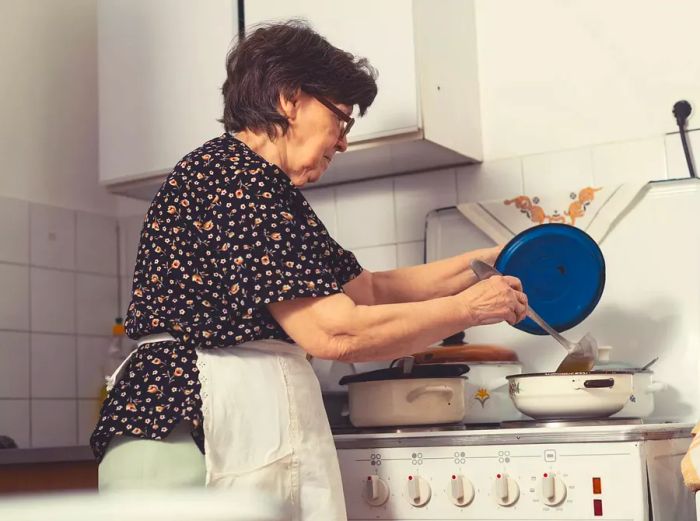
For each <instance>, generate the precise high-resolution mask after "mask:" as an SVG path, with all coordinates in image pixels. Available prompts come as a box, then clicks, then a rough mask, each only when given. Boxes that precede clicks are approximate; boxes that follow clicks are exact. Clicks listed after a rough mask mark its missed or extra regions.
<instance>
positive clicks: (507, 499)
mask: <svg viewBox="0 0 700 521" xmlns="http://www.w3.org/2000/svg"><path fill="white" fill-rule="evenodd" d="M493 496H494V498H496V503H498V504H499V505H501V506H504V507H509V506H511V505H513V504H514V503H515V502H516V501H517V500H518V498H519V497H520V487H519V486H518V482H517V481H515V480H514V479H512V478H509V477H508V475H507V474H498V475H497V476H496V481H495V482H494V484H493Z"/></svg>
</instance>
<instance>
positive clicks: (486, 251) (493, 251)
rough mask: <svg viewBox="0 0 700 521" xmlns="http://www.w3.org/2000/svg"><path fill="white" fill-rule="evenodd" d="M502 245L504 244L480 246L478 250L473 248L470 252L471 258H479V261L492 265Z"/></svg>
mask: <svg viewBox="0 0 700 521" xmlns="http://www.w3.org/2000/svg"><path fill="white" fill-rule="evenodd" d="M503 246H505V245H504V244H499V245H498V246H494V247H492V248H482V249H480V250H474V251H472V252H471V258H472V259H479V260H480V261H482V262H485V263H486V264H489V265H490V266H493V265H494V263H495V262H496V259H497V258H498V254H499V253H501V250H502V249H503Z"/></svg>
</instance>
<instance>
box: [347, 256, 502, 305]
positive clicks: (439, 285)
mask: <svg viewBox="0 0 700 521" xmlns="http://www.w3.org/2000/svg"><path fill="white" fill-rule="evenodd" d="M501 248H502V246H495V247H493V248H485V249H481V250H474V251H471V252H467V253H463V254H461V255H457V256H455V257H450V258H448V259H443V260H439V261H434V262H430V263H428V264H419V265H418V266H411V267H408V268H398V269H395V270H390V271H378V272H374V273H370V272H367V271H365V272H363V273H362V274H361V275H360V276H359V277H357V278H355V279H353V280H351V281H350V282H348V283H347V284H345V285H344V286H343V290H344V291H345V293H347V294H348V296H349V297H350V298H351V299H353V301H355V302H356V303H358V304H363V305H375V304H398V303H401V302H420V301H423V300H429V299H433V298H439V297H447V296H450V295H455V294H457V293H459V292H460V291H464V290H465V289H466V288H468V287H469V286H471V285H473V284H475V283H476V282H477V281H478V279H477V278H476V275H474V272H472V270H471V268H470V267H469V264H470V263H471V261H472V260H473V259H480V260H482V261H484V262H487V263H489V264H493V263H494V262H495V260H496V257H498V254H499V252H500V251H501Z"/></svg>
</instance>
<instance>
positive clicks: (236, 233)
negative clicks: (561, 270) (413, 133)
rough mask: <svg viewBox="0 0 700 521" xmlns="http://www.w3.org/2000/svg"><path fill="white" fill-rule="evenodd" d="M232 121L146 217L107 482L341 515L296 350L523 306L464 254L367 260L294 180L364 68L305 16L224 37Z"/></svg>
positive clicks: (375, 350)
mask: <svg viewBox="0 0 700 521" xmlns="http://www.w3.org/2000/svg"><path fill="white" fill-rule="evenodd" d="M227 69H228V78H227V80H226V82H225V83H224V86H223V94H224V103H225V109H224V118H223V122H224V126H225V129H226V133H225V134H223V135H222V136H220V137H217V138H215V139H212V140H211V141H208V142H207V143H205V144H204V145H202V146H201V147H200V148H198V149H196V150H194V151H193V152H191V153H190V154H188V155H186V156H185V157H184V158H183V159H182V160H181V161H180V162H178V163H177V165H176V166H175V168H174V170H173V172H172V173H171V174H170V175H169V176H168V178H167V180H166V181H165V183H164V184H163V186H162V188H161V189H160V191H159V192H158V194H157V195H156V196H155V199H154V200H153V203H152V204H151V207H150V209H149V211H148V214H147V216H146V219H145V223H144V227H143V231H142V233H141V241H140V246H139V250H138V258H137V263H136V269H135V273H134V280H133V295H132V301H131V304H130V306H129V312H128V317H127V321H126V325H127V332H128V334H129V336H130V337H131V338H134V339H137V340H138V348H137V349H136V350H135V351H134V352H133V353H132V354H131V355H130V357H129V358H128V359H127V360H126V361H125V363H124V364H122V366H123V367H122V368H120V369H119V370H118V371H117V373H116V374H115V375H114V377H113V385H114V386H113V388H112V389H111V391H110V393H109V396H108V398H107V400H106V401H105V403H104V405H103V408H102V413H101V419H100V421H99V423H98V425H97V428H96V430H95V432H94V434H93V436H92V440H91V442H92V447H93V450H94V452H95V455H96V456H97V458H98V459H99V460H101V464H100V487H101V489H115V488H124V487H177V486H197V485H199V486H205V485H206V486H212V487H224V488H226V487H228V488H233V487H241V488H242V487H253V488H255V489H256V491H258V492H260V491H262V492H264V493H265V494H267V495H268V496H269V497H270V498H271V499H272V500H277V501H281V502H283V503H285V504H286V505H287V506H288V507H289V512H290V514H289V516H288V517H287V519H303V520H319V521H321V520H322V521H330V520H342V519H345V506H344V499H343V494H342V485H341V480H340V475H339V470H338V465H337V459H336V454H335V449H334V445H333V440H332V437H331V432H330V429H329V427H328V423H327V420H326V416H325V414H324V409H323V405H322V400H321V393H320V390H319V385H318V381H317V380H316V378H315V375H314V373H313V371H312V369H311V367H310V365H309V363H308V362H307V358H306V355H307V354H311V355H313V356H315V357H320V358H324V359H334V360H342V361H374V360H389V359H392V358H395V357H399V356H402V355H407V354H411V353H415V352H416V351H419V350H421V349H423V348H425V347H426V346H428V345H430V344H432V343H434V342H436V341H438V340H439V339H442V338H444V337H446V336H448V335H451V334H454V333H455V332H457V331H460V330H463V329H465V328H468V327H472V326H476V325H480V324H493V323H496V322H500V321H504V320H505V321H508V322H510V323H515V322H517V321H519V320H521V319H522V318H523V317H524V313H525V304H526V297H525V295H524V294H523V293H522V288H521V286H520V283H519V281H518V280H517V279H514V278H511V277H495V278H491V279H489V280H486V281H483V282H477V280H476V278H475V276H474V274H473V273H472V272H471V271H470V270H469V269H468V266H469V262H470V260H471V259H473V258H480V259H483V260H485V261H487V262H493V260H494V258H495V256H496V255H497V253H498V248H493V249H486V250H480V251H476V252H473V253H465V254H463V255H460V256H458V257H454V258H451V259H447V260H443V261H439V262H435V263H430V264H428V265H423V266H417V267H412V268H402V269H398V270H392V271H387V272H379V273H370V272H369V271H367V270H364V269H363V268H362V267H361V266H360V265H359V264H358V262H357V260H356V259H355V256H354V255H353V254H352V253H351V252H350V251H348V250H344V249H343V248H341V247H340V246H339V245H338V243H337V242H336V241H335V240H333V238H332V237H331V236H330V235H329V233H328V231H327V230H326V228H325V226H324V225H323V223H322V222H321V220H320V219H319V218H318V216H317V215H316V214H315V213H314V211H313V209H312V208H311V207H310V206H309V204H308V202H307V201H306V199H305V198H304V195H303V194H302V192H301V191H300V190H299V188H300V187H302V186H304V185H306V184H307V183H313V182H314V181H317V180H318V179H319V178H320V177H321V176H322V175H323V173H324V172H325V170H326V169H327V168H328V165H329V164H330V163H331V162H332V161H333V158H334V156H335V154H336V153H338V152H344V151H345V150H346V148H347V135H348V132H349V131H350V129H351V127H352V124H353V121H354V120H353V117H352V116H351V114H352V112H353V108H354V107H355V106H356V105H357V106H358V107H359V113H360V115H362V114H364V113H365V111H366V110H367V108H368V107H369V106H370V105H371V103H372V101H373V100H374V97H375V95H376V92H377V88H376V84H375V80H374V71H373V69H372V68H371V67H370V66H369V64H368V63H367V61H366V60H364V59H356V58H355V57H353V56H352V55H350V54H348V53H346V52H343V51H342V50H340V49H337V48H335V47H333V46H332V45H330V44H329V43H328V42H327V41H326V40H325V39H324V38H322V37H321V36H319V35H318V34H316V33H315V32H314V31H312V30H311V29H309V28H308V27H306V26H304V25H303V24H299V23H286V24H279V25H272V26H266V27H262V28H259V29H257V30H256V31H255V32H253V33H252V34H251V35H250V36H249V37H248V38H246V39H244V40H242V41H241V42H240V43H238V45H237V46H236V47H235V48H233V49H232V50H231V52H230V53H229V56H228V62H227Z"/></svg>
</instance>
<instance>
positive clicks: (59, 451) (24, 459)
mask: <svg viewBox="0 0 700 521" xmlns="http://www.w3.org/2000/svg"><path fill="white" fill-rule="evenodd" d="M67 461H95V456H93V454H92V450H90V447H88V446H80V447H47V448H41V449H2V450H0V465H18V464H19V465H22V464H31V463H58V462H67Z"/></svg>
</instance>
